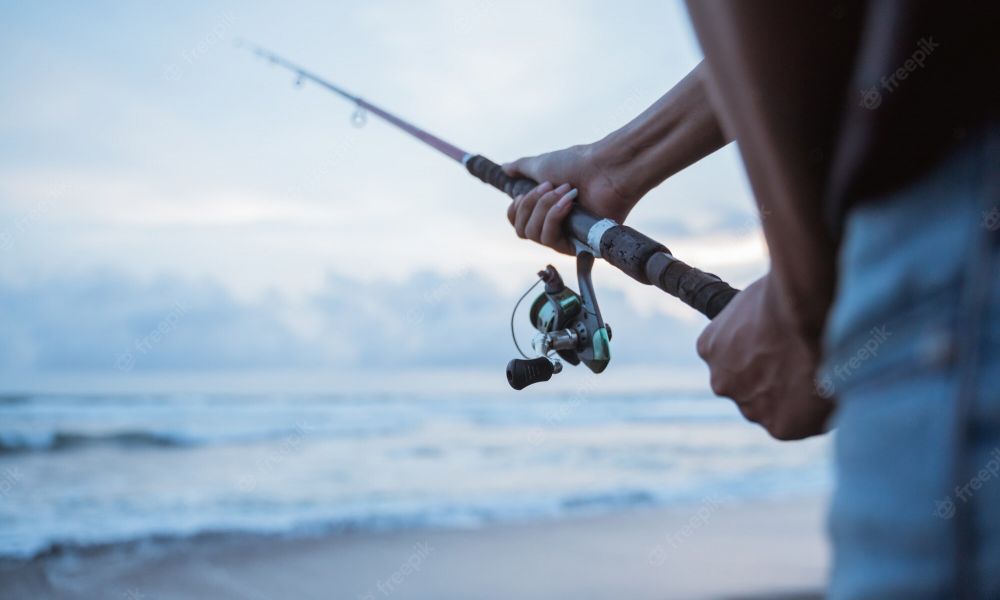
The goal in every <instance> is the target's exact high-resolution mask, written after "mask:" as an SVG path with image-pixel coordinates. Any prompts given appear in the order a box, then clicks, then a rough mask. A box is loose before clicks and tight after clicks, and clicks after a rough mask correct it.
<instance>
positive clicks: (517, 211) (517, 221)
mask: <svg viewBox="0 0 1000 600" xmlns="http://www.w3.org/2000/svg"><path fill="white" fill-rule="evenodd" d="M576 196H577V190H576V189H574V188H572V186H570V185H569V184H568V183H566V184H563V185H560V186H559V187H557V188H555V189H553V188H552V184H551V183H549V182H548V181H546V182H545V183H542V184H541V185H539V186H538V187H536V188H535V189H533V190H531V191H530V192H528V193H527V194H524V195H522V196H518V197H517V198H515V199H514V201H513V202H512V203H511V204H510V206H508V207H507V220H509V221H510V223H511V225H513V226H514V230H515V231H516V232H517V235H518V236H519V237H522V238H526V239H530V240H532V241H535V242H538V243H540V244H542V245H545V246H548V247H550V248H553V249H555V250H558V251H559V252H565V253H569V254H572V248H571V247H570V245H569V243H568V242H567V240H566V239H565V237H564V236H563V233H562V224H563V221H564V220H565V219H566V216H567V215H569V213H570V211H572V210H573V200H574V199H575V198H576Z"/></svg>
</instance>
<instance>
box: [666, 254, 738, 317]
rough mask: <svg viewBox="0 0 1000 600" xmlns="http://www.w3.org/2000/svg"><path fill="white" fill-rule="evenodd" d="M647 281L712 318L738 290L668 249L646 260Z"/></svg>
mask: <svg viewBox="0 0 1000 600" xmlns="http://www.w3.org/2000/svg"><path fill="white" fill-rule="evenodd" d="M646 277H648V278H649V282H650V283H652V284H653V285H655V286H656V287H658V288H660V289H661V290H663V291H664V292H666V293H668V294H670V295H671V296H676V297H677V298H678V299H680V301H681V302H683V303H684V304H687V305H688V306H690V307H691V308H693V309H695V310H697V311H698V312H700V313H701V314H703V315H705V316H706V317H708V318H709V319H714V318H715V317H716V316H717V315H718V314H719V313H720V312H722V309H724V308H726V305H727V304H729V301H730V300H732V299H733V297H734V296H736V294H738V293H739V292H740V291H739V290H737V289H735V288H733V287H732V286H730V285H729V284H728V283H726V282H725V281H723V280H722V279H720V278H719V277H718V276H717V275H713V274H712V273H706V272H704V271H702V270H700V269H696V268H695V267H692V266H691V265H689V264H687V263H685V262H684V261H682V260H678V259H677V258H675V257H674V256H673V255H672V254H670V253H669V252H657V253H656V254H654V255H653V256H651V257H650V259H649V260H648V261H647V262H646Z"/></svg>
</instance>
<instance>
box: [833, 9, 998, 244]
mask: <svg viewBox="0 0 1000 600" xmlns="http://www.w3.org/2000/svg"><path fill="white" fill-rule="evenodd" d="M835 10H842V11H843V14H842V17H843V21H844V25H845V26H847V27H856V28H857V29H856V31H858V32H859V35H858V36H857V38H856V39H851V38H850V37H846V38H845V40H849V43H848V44H847V45H845V47H844V48H843V49H842V50H843V56H844V60H845V61H849V64H850V69H849V72H850V77H849V80H848V81H849V83H848V84H847V87H848V89H847V90H846V91H845V94H844V98H845V99H846V100H845V105H844V107H843V109H842V113H841V115H840V116H838V117H836V118H835V119H834V120H836V121H839V125H838V126H836V127H834V128H832V129H831V130H830V131H831V137H830V139H829V143H830V150H831V154H830V160H829V162H828V163H827V164H826V165H824V166H825V167H826V168H828V169H829V171H828V179H827V183H828V185H827V186H825V189H826V190H827V193H826V197H825V198H824V214H825V217H826V220H827V223H828V224H829V226H830V228H831V230H832V232H833V234H834V237H835V238H836V237H839V232H840V226H841V223H842V221H843V218H844V215H845V214H846V213H847V211H848V210H850V207H851V206H853V205H855V204H857V203H861V202H869V201H872V200H873V199H877V197H878V196H879V195H881V194H883V193H886V192H888V191H891V190H894V189H898V188H899V187H901V186H903V185H905V184H906V183H907V182H908V181H910V180H911V179H913V178H914V177H916V176H918V175H920V174H921V173H923V172H925V171H926V170H928V169H929V168H931V167H932V166H933V165H934V164H935V162H937V161H938V160H940V159H941V158H942V157H944V156H945V155H947V154H948V152H949V151H950V150H951V149H952V148H953V147H954V146H955V145H956V144H958V143H961V141H962V140H963V138H965V137H966V136H968V135H969V134H970V131H973V130H974V129H976V128H979V127H984V126H986V125H987V123H988V122H989V121H991V120H992V119H995V118H996V116H997V110H998V107H1000V84H998V77H1000V65H998V60H997V59H998V47H1000V23H998V21H1000V19H998V15H1000V3H998V2H996V1H995V0H984V1H982V2H948V1H944V0H938V1H916V0H910V1H906V0H877V1H873V2H853V3H844V4H842V5H838V7H837V8H836V9H835Z"/></svg>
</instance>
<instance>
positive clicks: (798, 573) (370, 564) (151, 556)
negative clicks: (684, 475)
mask: <svg viewBox="0 0 1000 600" xmlns="http://www.w3.org/2000/svg"><path fill="white" fill-rule="evenodd" d="M824 510H825V500H823V499H819V498H814V499H797V500H787V501H774V502H755V503H749V504H748V503H739V504H737V503H729V502H727V501H724V500H720V499H715V498H709V499H706V500H705V501H703V502H701V503H700V504H694V505H688V506H684V507H676V508H667V509H645V510H633V511H629V512H624V513H618V514H611V515H603V516H594V517H578V518H572V519H563V520H558V521H551V522H533V523H518V524H501V525H494V526H488V527H483V528H478V529H473V530H409V531H402V532H393V533H384V534H376V533H340V534H335V535H328V536H325V537H319V538H311V539H274V538H261V537H250V536H247V537H218V538H215V539H211V538H207V539H206V538H202V539H199V540H197V541H187V542H184V543H183V544H180V543H178V544H175V545H172V546H168V547H163V548H150V547H148V546H146V547H143V548H136V547H133V548H105V549H102V550H91V551H87V552H84V553H79V552H67V553H63V554H57V555H49V556H46V557H43V558H39V559H36V560H34V561H31V562H29V563H20V564H17V563H6V564H4V565H3V566H2V567H0V597H2V598H5V599H6V598H12V599H13V598H18V599H42V598H58V599H83V598H86V599H92V598H114V599H128V600H167V599H191V598H213V599H218V600H226V599H237V598H239V599H252V600H272V599H279V598H303V599H309V598H317V599H319V598H337V599H340V598H348V599H360V600H377V599H382V598H399V599H407V598H412V599H428V600H430V599H435V600H445V599H451V598H454V599H460V598H462V599H467V598H483V599H492V598H497V599H500V598H523V599H531V598H575V599H578V598H595V599H598V598H633V599H644V598H650V599H674V598H677V599H683V598H720V599H721V598H725V599H737V598H782V599H786V600H787V599H791V598H817V597H822V589H823V585H824V581H825V578H826V571H827V568H828V561H829V552H828V548H827V544H826V541H825V539H824V536H823V518H824V517H823V515H824Z"/></svg>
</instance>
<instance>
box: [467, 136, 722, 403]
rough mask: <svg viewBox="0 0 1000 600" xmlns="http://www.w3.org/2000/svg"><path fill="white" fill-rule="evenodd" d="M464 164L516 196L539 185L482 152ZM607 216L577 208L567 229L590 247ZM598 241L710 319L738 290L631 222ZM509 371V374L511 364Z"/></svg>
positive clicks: (611, 256)
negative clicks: (594, 230) (594, 232)
mask: <svg viewBox="0 0 1000 600" xmlns="http://www.w3.org/2000/svg"><path fill="white" fill-rule="evenodd" d="M465 168H466V169H467V170H468V171H469V173H472V174H473V175H475V176H476V177H478V178H479V179H480V180H482V181H483V182H484V183H488V184H489V185H491V186H493V187H495V188H496V189H498V190H500V191H501V192H503V193H505V194H507V195H508V196H510V197H511V198H515V197H517V196H519V195H521V194H526V193H528V192H529V191H531V190H532V189H533V188H534V187H535V186H537V185H538V183H537V182H535V181H534V180H532V179H528V178H527V177H516V178H515V177H511V176H510V175H507V174H506V173H504V172H503V167H501V166H500V165H498V164H496V163H495V162H493V161H492V160H490V159H488V158H486V157H485V156H482V155H479V154H477V155H475V156H471V157H469V158H468V159H467V160H466V161H465ZM602 221H605V219H602V218H601V217H599V216H597V215H595V214H594V213H592V212H590V211H588V210H586V209H583V208H580V207H576V208H574V209H573V210H572V212H570V213H569V217H567V219H566V232H567V233H568V234H570V235H571V236H572V237H573V238H574V239H576V240H577V241H579V242H580V243H582V244H586V245H588V246H589V245H590V244H591V241H592V240H590V239H589V238H590V233H591V230H592V228H593V227H594V225H597V224H598V223H600V222H602ZM594 241H595V242H596V240H594ZM599 246H600V252H599V255H600V257H601V258H603V259H604V260H606V261H608V262H609V263H611V264H612V265H614V266H615V267H617V268H618V269H620V270H622V271H624V272H625V274H626V275H628V276H629V277H631V278H632V279H635V280H636V281H638V282H640V283H643V284H645V285H655V286H656V287H658V288H660V289H661V290H663V291H664V292H666V293H668V294H670V295H671V296H674V297H676V298H678V299H679V300H680V301H681V302H683V303H684V304H687V305H688V306H690V307H691V308H693V309H695V310H697V311H698V312H700V313H701V314H703V315H705V316H706V317H708V318H709V319H714V318H715V316H716V315H718V314H719V313H720V312H722V309H724V308H725V307H726V305H727V304H729V301H730V300H732V299H733V296H735V295H736V294H738V293H739V290H737V289H735V288H733V287H731V286H730V285H729V284H728V283H726V282H725V281H723V280H722V279H720V278H719V277H717V276H716V275H713V274H711V273H706V272H704V271H701V270H699V269H696V268H694V267H692V266H690V265H688V264H686V263H684V262H683V261H680V260H677V259H676V258H675V257H674V256H673V255H672V254H671V253H670V250H669V249H667V247H666V246H664V245H663V244H661V243H659V242H657V241H656V240H654V239H652V238H650V237H648V236H646V235H644V234H642V233H641V232H639V231H636V230H635V229H632V228H631V227H628V226H626V225H621V224H618V223H613V222H612V223H611V224H610V226H609V227H607V228H606V229H605V230H603V233H602V234H601V236H600V240H599ZM522 362H523V361H522ZM511 364H513V361H512V363H511ZM507 373H508V377H509V374H510V366H509V365H508V369H507ZM546 379H547V378H546ZM542 381H544V380H542ZM532 383H534V382H532ZM525 385H528V384H525ZM516 389H520V388H516Z"/></svg>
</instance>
